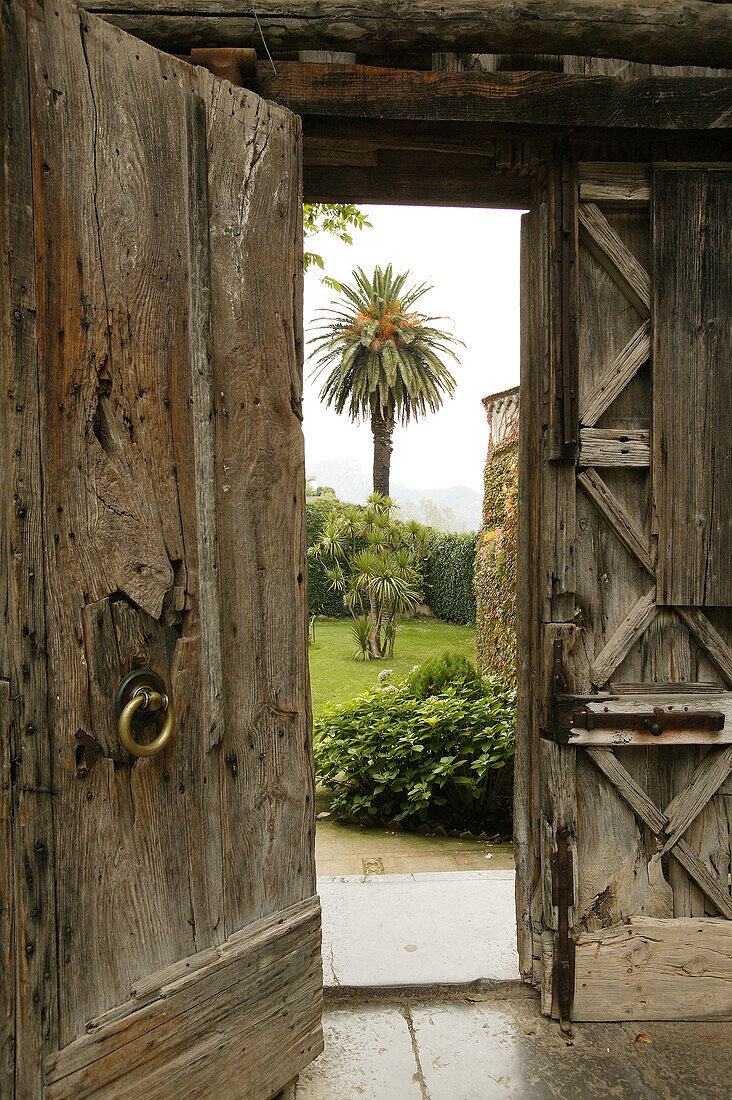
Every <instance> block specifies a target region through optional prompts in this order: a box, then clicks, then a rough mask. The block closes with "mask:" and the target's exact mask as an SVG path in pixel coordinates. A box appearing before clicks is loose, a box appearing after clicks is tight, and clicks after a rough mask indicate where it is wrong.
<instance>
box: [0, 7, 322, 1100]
mask: <svg viewBox="0 0 732 1100" xmlns="http://www.w3.org/2000/svg"><path fill="white" fill-rule="evenodd" d="M0 45H1V49H2V57H1V61H2V71H3V88H2V96H3V99H2V103H1V104H0V107H1V112H2V119H1V122H2V139H1V140H2V142H3V157H2V162H1V164H0V169H1V172H2V175H1V177H0V187H1V188H2V190H1V192H0V200H1V204H2V206H1V208H2V219H3V221H2V227H1V228H2V264H3V267H2V274H3V284H2V302H3V312H2V370H3V411H2V459H1V460H0V465H1V466H2V476H3V496H2V504H3V515H2V531H3V534H2V570H1V571H0V572H1V575H2V582H0V583H1V584H2V585H3V591H2V614H3V616H4V622H3V627H4V629H3V636H2V640H1V643H0V644H1V648H0V662H1V663H0V715H1V716H2V766H3V786H2V796H3V803H2V811H3V812H2V816H1V817H0V821H1V822H2V829H3V836H2V840H3V843H4V847H5V846H6V847H5V851H7V852H9V853H10V859H9V860H8V859H5V858H4V861H3V868H2V876H0V889H1V890H2V896H0V944H1V946H0V952H1V954H0V968H1V969H0V1009H1V1011H0V1029H2V1030H1V1031H0V1045H1V1058H2V1061H1V1062H0V1076H1V1077H2V1080H1V1082H0V1093H2V1096H3V1097H7V1098H10V1097H13V1096H16V1097H24V1098H25V1097H38V1096H41V1095H42V1094H43V1095H46V1096H47V1097H52V1098H61V1097H74V1098H75V1100H80V1098H81V1097H88V1096H104V1097H105V1098H109V1097H115V1098H121V1097H130V1098H133V1097H134V1098H139V1097H142V1096H144V1097H147V1098H152V1097H164V1098H168V1097H177V1096H181V1095H187V1096H191V1097H203V1096H207V1097H209V1096H210V1097H213V1096H222V1097H223V1096H226V1097H248V1098H251V1100H266V1098H268V1097H273V1096H275V1095H276V1094H277V1093H278V1092H279V1091H280V1090H281V1089H282V1088H283V1087H285V1086H286V1085H287V1084H288V1083H289V1082H290V1081H291V1080H292V1079H293V1078H294V1077H295V1076H296V1075H297V1073H298V1071H299V1070H300V1069H301V1068H302V1067H303V1066H305V1065H306V1064H307V1063H308V1062H309V1061H310V1060H311V1059H312V1058H313V1057H315V1055H316V1054H317V1053H318V1052H319V1051H320V1049H321V1047H322V1039H321V1026H320V1014H321V968H320V947H319V943H320V914H319V906H318V900H317V897H316V896H315V868H314V852H313V844H314V811H313V766H312V755H311V719H310V701H309V683H308V671H307V580H306V567H305V523H304V459H303V440H302V432H301V425H300V418H301V413H300V400H301V386H302V334H301V324H302V320H301V277H302V241H301V233H302V218H301V169H300V128H299V120H298V119H297V118H296V117H295V116H293V115H292V114H290V113H289V112H288V111H286V110H284V109H281V108H279V107H277V106H274V105H273V104H269V103H265V102H263V101H262V100H260V99H259V98H258V97H257V96H255V95H253V94H251V93H250V92H247V91H243V90H241V89H239V88H235V87H232V86H231V85H230V84H228V83H226V82H223V81H218V80H216V79H214V78H213V77H212V76H211V75H210V74H209V73H208V72H205V71H203V70H201V69H194V68H193V67H192V66H189V65H187V64H185V63H183V62H181V61H178V60H176V59H175V58H172V57H169V56H166V55H164V54H161V53H159V52H157V51H156V50H154V49H152V48H151V47H149V46H147V45H146V44H144V43H142V42H139V41H136V40H135V39H133V38H131V37H129V36H128V35H125V34H124V33H122V32H120V31H118V30H117V29H115V28H113V27H112V26H110V25H109V24H107V23H105V22H104V21H102V20H100V19H97V18H94V17H92V16H88V15H86V14H84V13H82V12H80V11H79V10H78V9H77V8H76V7H75V6H73V5H72V4H71V3H69V2H67V0H47V2H45V3H43V4H41V3H35V0H27V2H24V0H9V2H8V3H6V4H4V6H3V22H2V26H1V27H0ZM134 670H142V672H143V673H147V674H149V673H150V672H154V673H155V674H157V675H158V676H159V677H160V679H161V681H162V687H161V690H160V691H159V692H158V696H160V697H157V696H154V695H153V694H149V695H148V696H145V698H144V699H143V700H142V703H140V702H139V701H138V702H137V703H136V704H135V706H134V707H133V711H134V712H135V713H137V714H138V715H142V716H143V717H144V718H145V721H146V722H147V723H149V724H148V725H147V727H146V728H145V729H140V730H135V729H134V728H132V730H131V735H130V736H131V738H132V747H133V748H134V745H135V744H136V743H142V744H146V743H148V742H150V741H151V740H152V739H153V738H154V737H156V736H158V735H159V734H162V733H164V732H165V727H166V722H167V721H168V719H169V717H171V716H173V719H174V720H173V735H172V738H171V739H170V741H169V742H168V743H167V745H165V747H163V748H162V750H161V751H160V752H158V753H156V754H154V755H149V756H146V757H140V756H137V755H135V754H134V753H133V752H130V751H128V749H127V748H125V747H124V746H123V744H122V743H121V742H120V737H119V732H118V730H119V721H118V715H117V713H116V712H115V709H114V699H115V693H116V691H117V688H118V686H119V684H120V681H121V680H122V679H123V677H125V676H126V675H127V674H129V673H131V672H133V671H134ZM162 696H165V697H166V698H167V701H168V707H167V709H164V708H165V699H163V698H161V697H162ZM131 698H132V697H131V696H127V700H126V701H127V702H129V701H131ZM135 698H137V697H135ZM122 702H123V704H125V700H123V701H122ZM156 705H157V706H158V708H159V709H158V710H157V711H155V706H156ZM126 714H127V718H130V720H132V712H130V711H129V710H128V711H127V712H126ZM123 721H126V719H123ZM150 723H151V724H150ZM126 743H127V744H128V745H129V744H130V742H129V741H127V742H126ZM5 851H4V856H5Z"/></svg>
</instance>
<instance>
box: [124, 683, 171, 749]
mask: <svg viewBox="0 0 732 1100" xmlns="http://www.w3.org/2000/svg"><path fill="white" fill-rule="evenodd" d="M141 707H144V708H145V709H146V710H147V709H148V708H152V709H153V711H154V712H157V711H159V710H164V711H165V721H164V722H163V728H162V729H161V731H160V733H159V734H158V735H157V737H156V738H155V739H154V740H153V741H150V743H149V744H141V743H140V742H139V741H136V740H135V738H134V737H133V736H132V728H131V726H132V719H133V717H134V716H135V714H136V713H137V711H138V710H139V709H140V708H141ZM154 720H155V719H154V717H153V721H154ZM174 725H175V711H174V710H173V703H172V701H171V699H170V698H169V696H167V695H161V693H160V692H158V691H148V690H147V689H145V688H138V689H137V691H136V692H135V694H134V695H133V696H132V698H131V699H130V701H129V703H127V704H126V705H125V706H124V707H123V709H122V713H121V714H120V716H119V722H118V732H119V739H120V742H121V744H122V746H123V748H125V749H127V751H128V752H130V753H132V755H133V756H155V755H156V753H159V752H162V750H163V749H164V748H165V746H166V745H167V743H168V741H170V738H171V737H172V735H173V727H174Z"/></svg>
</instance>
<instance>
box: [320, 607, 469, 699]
mask: <svg viewBox="0 0 732 1100" xmlns="http://www.w3.org/2000/svg"><path fill="white" fill-rule="evenodd" d="M355 648H356V643H355V642H354V641H353V639H352V637H351V620H350V619H317V620H316V622H315V641H314V642H312V643H311V644H310V681H311V684H312V692H313V713H314V714H315V715H316V716H317V715H318V714H319V713H320V711H321V710H322V709H323V707H324V706H325V705H326V704H327V703H341V702H345V700H346V699H353V697H354V696H355V695H360V693H361V692H362V691H365V690H366V688H369V687H373V686H374V685H375V684H376V683H377V679H376V678H377V676H378V675H379V673H380V672H381V671H382V669H385V668H390V669H391V670H392V672H393V673H394V676H393V679H394V680H399V679H401V678H402V677H403V676H406V675H407V674H408V673H409V672H411V670H412V668H413V667H414V665H418V664H419V663H420V661H423V660H424V659H425V658H426V657H433V656H434V655H435V654H437V653H441V652H442V650H443V649H456V650H458V651H459V652H460V653H465V654H466V655H467V656H468V657H470V659H471V661H474V660H475V627H473V626H458V625H457V624H456V623H443V622H442V621H441V620H439V619H408V620H407V621H406V622H402V623H400V624H399V633H398V634H397V639H396V645H395V647H394V656H393V658H392V659H391V660H390V661H389V660H387V659H386V658H384V660H383V661H354V660H352V655H353V652H354V650H355Z"/></svg>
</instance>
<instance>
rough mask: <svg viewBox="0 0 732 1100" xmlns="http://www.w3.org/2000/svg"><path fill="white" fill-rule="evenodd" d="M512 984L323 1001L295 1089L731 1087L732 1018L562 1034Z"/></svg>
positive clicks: (562, 1094)
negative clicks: (438, 996) (312, 1057)
mask: <svg viewBox="0 0 732 1100" xmlns="http://www.w3.org/2000/svg"><path fill="white" fill-rule="evenodd" d="M505 988H506V989H507V990H508V992H507V993H506V994H505V995H504V996H496V995H491V996H486V995H480V994H478V995H475V996H471V997H461V996H458V995H456V996H454V997H452V998H448V999H444V1000H429V998H428V999H422V998H419V997H417V998H415V997H407V996H406V995H404V996H401V997H399V996H397V995H396V994H395V995H394V1000H391V1001H385V1000H384V999H383V997H384V995H379V994H375V995H371V997H370V996H369V994H368V993H366V992H363V993H359V994H353V995H351V997H350V999H349V1000H348V1003H339V1004H337V1005H332V1006H331V1005H326V1011H325V1016H324V1024H325V1036H326V1050H325V1053H324V1054H323V1055H322V1056H321V1058H320V1059H318V1061H317V1062H315V1063H314V1064H313V1065H312V1066H310V1067H308V1069H307V1070H306V1071H305V1072H304V1073H303V1074H302V1076H301V1078H300V1081H299V1082H298V1085H297V1088H296V1091H295V1097H296V1100H350V1098H352V1097H359V1098H362V1100H386V1098H387V1097H388V1100H413V1098H416V1100H504V1098H511V1100H514V1098H515V1100H523V1098H527V1100H528V1098H530V1100H593V1098H595V1097H598V1098H600V1097H602V1098H609V1100H692V1098H693V1100H726V1098H727V1097H729V1095H730V1080H732V1042H731V1041H730V1040H731V1029H730V1025H729V1024H724V1023H719V1024H717V1023H691V1024H683V1023H649V1022H644V1023H642V1024H633V1023H615V1024H576V1025H575V1026H574V1029H573V1034H572V1037H571V1038H567V1037H566V1036H564V1035H563V1034H562V1033H561V1031H560V1030H559V1026H558V1024H557V1023H555V1022H553V1021H551V1020H547V1019H546V1018H545V1017H543V1016H541V1014H540V1012H539V1004H538V998H537V997H536V996H535V995H534V994H533V992H532V991H530V990H528V989H527V988H526V987H522V986H520V985H519V984H518V983H516V985H515V986H509V987H505ZM339 996H340V999H341V1001H343V998H342V995H339ZM379 997H380V998H381V999H378V1000H375V999H374V998H379ZM358 998H360V999H358Z"/></svg>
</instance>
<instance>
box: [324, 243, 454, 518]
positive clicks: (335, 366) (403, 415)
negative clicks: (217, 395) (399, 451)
mask: <svg viewBox="0 0 732 1100" xmlns="http://www.w3.org/2000/svg"><path fill="white" fill-rule="evenodd" d="M352 275H353V279H354V283H353V285H351V286H348V285H343V286H342V287H341V294H342V297H341V299H340V301H335V302H334V303H333V305H334V306H335V307H336V308H334V309H330V310H327V311H325V312H324V313H323V314H322V315H321V316H322V319H323V320H322V324H320V325H319V326H318V329H319V335H317V336H315V337H314V338H313V340H312V341H311V342H312V343H313V344H314V345H315V349H314V351H313V353H312V354H313V358H314V359H315V360H316V367H315V370H314V371H313V375H314V376H315V377H319V376H320V375H321V374H323V372H325V371H328V374H327V377H326V379H325V382H324V383H323V388H322V390H321V392H320V397H321V400H323V401H325V402H326V404H328V405H332V406H333V408H334V409H335V410H336V412H339V413H341V412H343V411H344V409H347V410H348V415H349V416H350V418H351V420H358V419H364V420H366V419H369V418H370V420H371V431H372V433H373V436H374V492H376V493H381V494H382V495H383V496H385V497H388V495H389V470H390V466H391V451H392V435H393V433H394V424H395V422H396V420H399V421H401V423H402V424H407V423H408V422H409V420H410V419H412V418H414V419H415V420H417V419H419V417H421V416H424V415H425V414H426V413H427V412H428V411H429V412H436V411H437V410H438V409H439V408H440V407H441V405H442V402H443V400H444V395H445V393H447V394H449V396H450V397H452V395H453V393H454V391H455V379H454V378H453V376H452V375H451V374H450V371H449V370H448V369H447V367H446V366H445V364H444V362H443V361H442V358H441V357H440V356H441V355H445V354H447V355H451V356H452V358H453V359H455V360H456V361H457V356H456V355H455V353H454V351H453V350H452V348H451V347H450V344H455V343H460V342H461V341H457V340H455V338H454V337H452V336H450V335H449V333H446V332H444V331H443V330H442V329H439V328H434V327H432V325H431V322H433V321H439V320H442V319H443V318H441V317H426V316H425V315H424V314H422V313H418V312H415V311H414V305H415V303H416V302H417V301H418V300H419V299H420V298H421V297H422V295H423V294H426V293H427V291H428V290H430V289H431V287H428V286H425V285H424V284H422V285H421V286H412V287H410V288H408V289H406V290H405V289H404V286H405V283H406V281H407V279H408V278H409V272H408V271H405V272H403V273H402V274H401V275H394V274H393V272H392V266H391V264H389V266H388V267H387V268H386V270H385V271H382V270H381V268H380V267H376V269H375V270H374V275H373V278H372V279H371V280H369V279H368V278H367V276H366V274H365V273H364V271H363V270H362V269H361V268H360V267H359V268H356V270H355V271H354V272H353V273H352Z"/></svg>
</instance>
